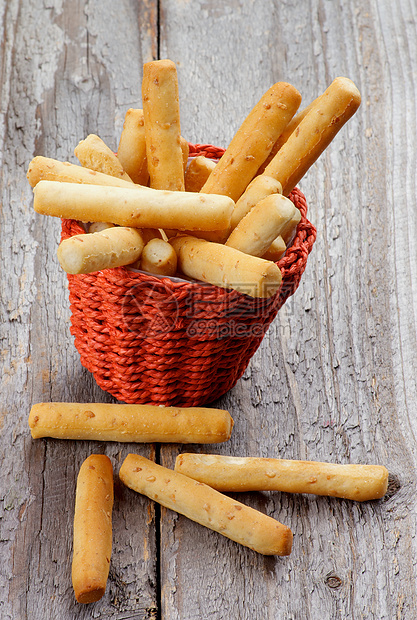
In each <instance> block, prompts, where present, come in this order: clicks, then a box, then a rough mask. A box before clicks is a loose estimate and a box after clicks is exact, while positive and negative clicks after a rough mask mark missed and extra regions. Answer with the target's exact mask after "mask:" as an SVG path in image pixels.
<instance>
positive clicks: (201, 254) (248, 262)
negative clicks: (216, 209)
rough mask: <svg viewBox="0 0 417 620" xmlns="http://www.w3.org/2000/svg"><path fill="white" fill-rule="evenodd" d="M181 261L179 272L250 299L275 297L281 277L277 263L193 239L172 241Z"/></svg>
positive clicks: (220, 245)
mask: <svg viewBox="0 0 417 620" xmlns="http://www.w3.org/2000/svg"><path fill="white" fill-rule="evenodd" d="M170 243H172V245H173V247H174V250H175V252H176V253H177V257H178V268H179V269H180V271H182V273H183V274H185V275H186V276H188V277H190V278H194V279H196V280H200V281H202V282H208V283H209V284H214V285H216V286H220V287H222V288H231V289H234V290H236V291H239V292H241V293H244V294H245V295H250V296H251V297H272V295H275V293H276V292H277V291H278V289H279V287H280V285H281V281H282V276H281V271H280V270H279V268H278V267H277V265H276V264H275V263H272V262H270V261H266V260H264V259H262V258H258V257H257V256H249V255H248V254H244V253H243V252H240V251H239V250H235V248H229V247H227V246H226V245H222V244H220V243H212V242H211V241H205V240H204V239H198V238H197V237H191V236H182V237H181V236H180V237H174V239H170Z"/></svg>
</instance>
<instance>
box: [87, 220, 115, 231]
mask: <svg viewBox="0 0 417 620" xmlns="http://www.w3.org/2000/svg"><path fill="white" fill-rule="evenodd" d="M113 227H114V224H111V223H110V222H91V224H90V225H89V226H88V232H89V233H96V232H101V231H103V230H106V229H107V228H113Z"/></svg>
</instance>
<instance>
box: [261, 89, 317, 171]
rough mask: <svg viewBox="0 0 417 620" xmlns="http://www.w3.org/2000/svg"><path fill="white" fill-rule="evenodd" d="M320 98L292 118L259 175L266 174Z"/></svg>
mask: <svg viewBox="0 0 417 620" xmlns="http://www.w3.org/2000/svg"><path fill="white" fill-rule="evenodd" d="M320 97H321V95H320ZM320 97H317V99H315V100H314V101H312V102H311V103H310V105H308V106H307V107H306V108H304V109H303V110H301V112H298V113H297V114H296V115H295V116H293V117H292V119H291V120H290V122H289V123H288V125H287V126H286V127H285V129H284V131H283V132H282V134H281V135H280V136H279V138H278V140H277V141H276V142H275V144H274V146H273V147H272V150H271V152H270V153H269V155H268V157H267V158H266V160H265V161H264V163H263V164H262V166H260V168H259V170H258V174H262V173H263V172H264V170H265V168H266V167H267V165H268V164H269V162H270V161H271V159H272V158H273V157H275V155H276V154H277V153H278V151H279V149H280V148H281V147H282V145H283V144H285V142H286V141H287V140H288V138H289V137H290V135H291V134H292V132H293V131H295V130H296V129H297V127H298V125H299V124H300V123H301V121H302V120H303V118H304V117H305V116H306V115H307V114H308V112H310V110H311V109H312V108H313V107H314V106H315V105H317V102H318V100H319V98H320Z"/></svg>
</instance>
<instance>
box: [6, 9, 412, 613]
mask: <svg viewBox="0 0 417 620" xmlns="http://www.w3.org/2000/svg"><path fill="white" fill-rule="evenodd" d="M416 24H417V7H416V4H415V2H413V1H412V0H398V1H397V2H395V3H392V2H390V1H389V0H363V1H359V0H353V1H349V0H334V1H330V0H310V2H308V3H302V2H295V3H290V2H277V1H275V0H274V1H273V2H270V3H266V2H263V1H262V0H230V1H229V2H220V1H218V0H196V1H195V2H190V1H189V0H164V2H156V0H155V1H151V0H147V1H141V2H134V1H133V0H121V1H120V2H118V3H117V8H116V3H114V2H111V1H110V0H103V1H102V2H99V1H98V0H88V1H87V2H81V1H80V0H72V1H71V2H69V0H66V1H64V0H61V1H58V2H55V3H51V2H46V1H45V2H43V3H40V2H36V1H34V0H7V1H6V0H0V28H1V32H2V45H1V47H0V76H1V77H0V80H1V81H0V89H1V90H0V94H1V106H0V163H1V168H0V175H1V177H0V187H1V208H0V248H1V253H0V261H1V270H0V341H1V346H0V354H1V373H0V394H1V400H0V403H1V404H0V442H1V450H2V452H1V454H2V467H1V470H0V472H1V473H0V476H1V483H2V484H1V489H2V491H1V500H2V501H1V503H0V557H1V558H2V562H1V564H0V593H1V596H0V617H1V618H2V619H3V618H4V619H9V618H10V619H13V620H20V619H26V618H30V619H31V620H37V619H39V620H40V619H41V618H42V619H43V620H44V619H45V620H49V619H55V618H62V619H64V620H67V619H68V620H69V619H70V618H74V617H77V618H109V619H115V620H116V619H118V620H119V619H120V620H121V619H122V618H125V619H127V618H138V619H139V618H140V619H142V618H161V619H162V618H164V620H174V619H175V620H177V619H179V620H200V619H202V618H213V619H214V618H216V619H217V618H218V619H220V618H226V617H228V618H241V619H242V620H246V619H249V618H250V619H252V618H264V617H266V618H268V619H269V620H281V619H282V620H304V619H308V620H323V619H326V620H327V619H329V620H330V619H331V620H333V619H337V620H339V619H340V620H343V619H347V618H349V619H350V618H353V619H359V618H361V619H366V620H373V619H374V618H378V619H381V620H382V619H386V620H391V619H392V618H397V619H401V620H404V619H406V620H408V619H410V620H412V619H413V618H414V617H415V609H416V607H417V593H416V578H417V575H416V568H415V567H416V564H417V563H416V557H417V549H416V546H417V545H416V534H415V532H416V512H417V506H416V491H415V486H416V485H415V479H416V464H417V449H416V436H417V405H416V403H417V379H416V377H417V362H416V356H415V351H416V349H417V329H416V324H417V285H416V282H417V241H416V239H417V204H416V195H417V180H416V170H417V150H416V147H415V136H416V133H417V104H416V84H417V80H416V61H415V59H416V58H417V25H416ZM157 57H160V58H171V59H172V60H173V61H175V62H176V63H177V68H178V78H179V89H180V109H181V131H182V135H183V136H185V137H186V138H187V139H188V140H190V141H191V142H201V143H205V142H208V143H212V144H215V145H218V146H222V147H226V146H227V144H228V143H229V141H230V140H231V138H232V136H233V134H234V132H235V131H236V129H237V128H238V127H239V125H240V123H241V122H242V121H243V119H244V118H245V116H246V114H247V113H248V112H249V111H250V109H251V107H252V106H253V105H254V104H255V103H256V102H257V101H258V100H259V98H260V97H261V95H262V94H263V93H264V92H265V91H266V90H267V89H268V88H269V87H270V86H271V84H273V83H274V82H276V81H289V82H291V83H292V84H294V86H296V87H297V88H298V89H299V90H300V92H301V93H302V95H303V103H305V104H307V103H309V102H310V101H311V100H312V99H313V98H314V97H316V96H317V95H319V94H321V92H323V91H324V89H325V88H326V87H327V86H328V84H329V83H330V82H331V81H332V79H333V78H334V77H336V76H338V75H345V76H347V77H349V78H351V79H352V80H353V81H354V82H355V83H356V84H357V86H358V87H359V89H360V91H361V93H362V105H361V107H360V109H359V111H358V112H357V114H356V115H355V116H354V117H353V119H352V120H351V121H349V123H348V125H347V126H346V127H345V128H343V129H342V131H341V132H340V133H339V134H338V136H337V137H336V139H335V141H334V143H333V144H332V145H331V146H330V147H329V148H328V149H327V151H326V152H325V153H324V154H323V155H322V157H321V158H320V159H319V161H318V162H317V163H316V164H315V165H314V166H313V167H312V168H311V169H310V171H309V172H308V173H307V175H306V177H305V178H304V179H303V180H302V182H301V183H300V189H301V190H302V191H303V192H304V193H305V195H306V197H307V200H308V203H309V216H310V219H311V221H312V222H313V223H314V224H315V225H316V226H317V229H318V237H317V242H316V245H315V247H314V249H313V252H312V254H311V256H310V258H309V261H308V265H307V269H306V272H305V274H304V276H303V278H302V281H301V284H300V287H299V289H298V291H297V292H296V294H295V295H294V297H292V298H291V299H290V300H288V301H287V303H286V304H285V306H284V307H283V308H282V309H281V311H280V313H279V315H278V317H277V319H276V320H275V321H274V322H273V324H272V325H271V328H270V329H269V331H268V333H267V335H266V337H265V339H264V341H263V343H262V345H261V347H260V349H259V350H258V351H257V353H256V354H255V356H254V357H253V359H252V361H251V363H250V365H249V367H248V369H247V371H246V373H245V375H244V377H243V378H242V379H241V380H240V381H239V382H238V384H237V386H236V387H235V388H234V389H233V390H231V391H230V392H229V393H228V394H227V395H226V396H225V397H223V398H221V399H219V400H218V401H216V403H215V405H216V406H219V407H222V408H226V409H228V410H229V411H230V412H231V414H232V416H233V418H234V420H235V427H234V431H233V434H232V439H231V440H230V442H228V443H227V444H225V445H218V446H211V447H206V448H204V451H206V452H210V451H215V452H217V453H220V454H234V455H242V456H250V455H253V456H268V457H274V456H278V457H282V458H297V459H311V460H323V461H326V460H328V461H333V462H342V463H347V462H364V463H379V464H383V465H386V467H387V468H388V470H389V471H390V487H389V492H388V494H387V496H386V497H385V498H384V499H383V500H381V501H376V502H367V503H364V504H355V503H353V502H348V501H345V500H336V499H330V498H324V497H319V498H316V497H314V496H291V495H289V494H284V493H272V492H271V493H245V494H242V495H237V494H236V497H237V498H239V500H240V501H243V502H246V503H248V504H249V505H251V506H253V507H255V508H258V509H260V510H262V511H263V512H266V513H267V514H269V515H271V516H273V517H275V518H277V519H278V520H279V521H281V522H282V523H285V524H286V525H288V526H290V527H291V528H292V530H293V532H294V545H293V552H292V554H291V556H289V557H288V558H275V559H274V558H264V557H262V556H259V555H257V554H255V553H254V552H252V551H250V550H249V549H246V548H241V547H239V546H238V545H237V544H236V543H234V542H232V541H230V540H227V539H225V538H223V537H222V536H219V535H218V534H216V533H215V532H212V531H209V530H206V529H205V528H202V527H201V526H199V525H198V524H195V523H192V522H190V521H188V520H187V519H186V518H185V517H182V516H178V515H176V514H175V513H173V512H171V511H168V510H166V509H159V507H157V506H156V507H155V506H154V505H153V504H152V503H151V502H149V501H148V500H147V499H146V498H144V497H141V496H139V495H137V494H135V493H134V492H132V491H130V490H129V489H126V488H125V487H123V486H122V485H121V484H120V483H119V481H118V478H117V472H118V469H119V466H120V464H121V462H122V460H123V459H124V457H125V456H126V455H127V454H128V452H139V453H140V454H143V455H144V456H148V457H150V458H156V459H157V460H159V461H160V462H161V463H162V464H164V465H167V466H169V467H173V464H174V460H175V457H176V455H177V454H178V453H179V452H180V451H181V450H182V446H164V447H161V448H159V447H155V446H149V445H145V446H135V445H125V444H123V446H122V445H121V444H116V443H114V444H110V443H109V444H105V443H100V442H72V441H68V442H65V441H59V440H52V439H48V440H46V439H45V440H44V439H42V440H36V441H34V440H32V439H31V438H30V433H29V429H28V425H27V417H28V415H29V410H30V406H31V405H32V404H33V403H35V402H41V401H49V400H55V401H60V400H62V401H74V402H75V401H83V400H85V401H94V400H96V401H102V402H112V398H111V397H110V396H109V395H107V394H105V393H104V392H102V391H101V390H100V389H99V388H98V387H97V386H96V384H95V382H94V380H93V379H92V377H91V376H90V375H89V373H87V371H85V370H84V369H83V368H82V366H81V364H80V361H79V356H78V353H77V351H76V350H75V348H74V346H73V341H72V336H71V334H70V331H69V306H68V292H67V286H66V276H65V274H64V273H63V272H62V270H61V269H60V268H59V264H58V261H57V258H56V249H57V243H58V239H59V234H60V230H59V222H56V221H53V219H52V218H50V219H48V218H46V219H45V218H43V217H42V216H39V215H36V214H35V213H34V212H33V209H32V191H31V188H30V187H29V184H28V183H27V180H26V176H25V175H26V169H27V165H28V163H29V161H30V160H31V159H32V157H33V156H34V155H37V154H40V155H46V156H49V157H56V158H59V159H62V160H69V161H73V162H75V158H74V156H73V149H74V147H75V146H76V144H77V142H78V141H79V140H81V139H83V138H85V136H86V135H87V134H88V133H97V134H99V135H100V137H101V138H102V139H103V140H104V141H105V142H106V143H107V144H108V145H109V146H110V147H111V148H113V149H115V148H116V146H117V143H118V139H119V136H120V131H121V127H122V124H123V118H124V114H125V111H126V109H127V108H129V107H140V104H141V98H140V92H141V77H142V65H143V63H144V62H146V61H148V60H151V59H152V58H157ZM302 105H303V104H302ZM189 449H190V446H187V450H189ZM194 449H195V450H196V451H199V450H203V448H201V446H194ZM92 452H98V453H105V454H107V455H108V456H109V457H110V459H111V460H112V463H113V467H114V470H115V474H116V475H115V506H114V513H113V524H114V548H113V556H112V563H111V571H110V577H109V583H108V588H107V592H106V594H105V596H104V597H103V599H102V600H101V601H99V602H97V603H95V604H93V605H90V606H86V607H82V606H80V605H77V604H76V603H75V599H74V596H73V592H72V587H71V579H70V564H71V553H72V518H73V506H74V498H75V482H76V476H77V473H78V469H79V467H80V465H81V463H82V461H83V460H84V458H86V456H88V454H90V453H92Z"/></svg>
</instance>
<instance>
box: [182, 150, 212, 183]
mask: <svg viewBox="0 0 417 620" xmlns="http://www.w3.org/2000/svg"><path fill="white" fill-rule="evenodd" d="M216 163H217V162H216V161H214V160H213V159H209V158H208V157H204V156H203V155H198V156H197V157H194V158H193V159H192V160H191V161H190V163H189V165H188V168H187V169H186V171H185V178H184V180H185V191H187V192H199V191H200V190H201V188H202V187H203V185H204V183H205V182H206V181H207V179H208V178H209V176H210V174H211V173H212V171H213V170H214V168H215V167H216Z"/></svg>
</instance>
